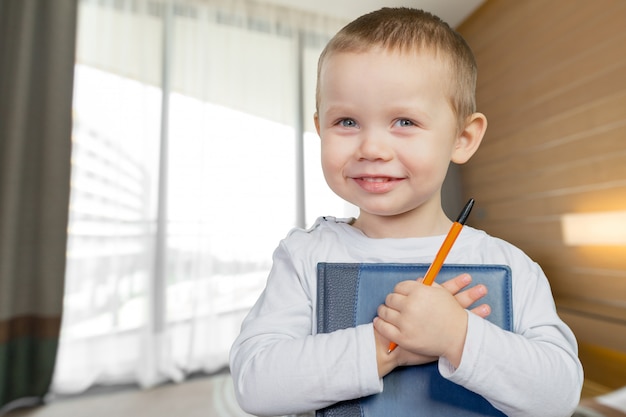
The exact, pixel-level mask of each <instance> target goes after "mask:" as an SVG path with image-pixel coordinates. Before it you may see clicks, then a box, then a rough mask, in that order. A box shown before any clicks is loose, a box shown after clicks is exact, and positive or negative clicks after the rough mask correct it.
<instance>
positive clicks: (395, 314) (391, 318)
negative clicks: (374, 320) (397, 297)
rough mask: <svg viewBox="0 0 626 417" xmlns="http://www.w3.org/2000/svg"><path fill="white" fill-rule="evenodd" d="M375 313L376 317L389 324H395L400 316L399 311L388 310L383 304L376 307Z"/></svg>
mask: <svg viewBox="0 0 626 417" xmlns="http://www.w3.org/2000/svg"><path fill="white" fill-rule="evenodd" d="M376 313H377V314H378V317H380V318H381V319H383V320H384V321H386V322H387V323H391V324H395V323H397V322H398V319H399V318H400V315H401V314H400V312H399V311H397V310H395V309H393V308H389V307H388V306H387V305H385V304H381V305H380V306H378V310H377V311H376Z"/></svg>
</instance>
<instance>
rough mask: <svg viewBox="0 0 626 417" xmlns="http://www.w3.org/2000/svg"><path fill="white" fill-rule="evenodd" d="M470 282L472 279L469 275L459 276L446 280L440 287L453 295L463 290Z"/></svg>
mask: <svg viewBox="0 0 626 417" xmlns="http://www.w3.org/2000/svg"><path fill="white" fill-rule="evenodd" d="M471 282H472V277H471V276H470V274H461V275H458V276H456V277H454V278H452V279H449V280H447V281H446V282H444V283H443V284H441V286H442V287H444V288H445V289H446V290H448V291H449V292H450V294H452V295H455V294H456V293H458V292H459V291H461V290H462V289H463V288H465V287H467V286H468V285H469V284H470V283H471Z"/></svg>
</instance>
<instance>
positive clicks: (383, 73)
mask: <svg viewBox="0 0 626 417" xmlns="http://www.w3.org/2000/svg"><path fill="white" fill-rule="evenodd" d="M449 67H450V66H449V65H448V62H447V60H443V59H441V56H440V55H438V54H437V53H435V52H432V51H430V50H426V49H425V50H420V51H399V50H388V49H383V48H372V49H369V50H367V51H361V52H343V51H341V52H339V51H335V52H333V53H331V54H328V55H327V56H326V57H325V59H324V61H323V62H322V63H321V65H320V71H319V79H318V88H320V89H322V90H323V89H325V87H326V86H330V85H329V84H333V85H332V88H337V86H336V85H334V84H336V83H337V82H339V83H348V84H351V85H354V84H358V83H361V84H365V85H364V87H367V86H369V85H371V84H376V83H379V84H391V85H396V84H397V85H399V86H404V87H405V88H407V89H410V88H411V87H412V86H420V85H424V84H429V85H433V86H435V87H437V88H441V89H443V90H442V91H445V92H446V93H447V89H446V86H448V85H449V84H450V82H449V81H450V68H449ZM324 93H325V94H327V93H328V91H325V92H324Z"/></svg>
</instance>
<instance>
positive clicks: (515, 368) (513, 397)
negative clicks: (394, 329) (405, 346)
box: [439, 263, 583, 417]
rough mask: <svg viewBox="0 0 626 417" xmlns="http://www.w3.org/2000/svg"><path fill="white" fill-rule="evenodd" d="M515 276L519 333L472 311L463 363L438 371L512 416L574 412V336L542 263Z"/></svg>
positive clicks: (577, 369) (577, 388)
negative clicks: (473, 313)
mask: <svg viewBox="0 0 626 417" xmlns="http://www.w3.org/2000/svg"><path fill="white" fill-rule="evenodd" d="M514 274H517V277H518V278H517V279H514V280H513V306H514V312H513V316H514V320H515V325H514V333H513V332H506V331H503V330H502V329H500V328H498V327H496V326H494V325H493V324H491V323H489V322H487V321H486V320H481V319H480V318H478V317H476V316H473V315H471V314H470V315H469V321H468V331H467V338H466V343H465V347H464V351H463V359H462V361H461V364H460V366H459V367H458V368H456V369H455V368H454V367H452V366H451V364H449V363H447V362H446V361H445V360H440V362H439V370H440V372H441V373H442V375H443V376H444V377H446V378H448V379H450V380H451V381H453V382H456V383H458V384H460V385H463V386H465V387H466V388H468V389H470V390H473V391H475V392H478V393H480V394H481V395H482V396H483V397H485V398H486V399H487V400H489V402H491V403H492V404H493V405H494V406H495V407H496V408H498V409H500V410H501V411H502V412H504V413H505V414H506V415H508V416H529V415H533V416H534V415H541V416H546V417H550V416H563V417H564V416H571V415H572V413H573V410H574V409H575V408H576V405H577V404H578V402H579V397H580V392H581V387H582V380H583V370H582V366H581V364H580V361H579V359H578V352H577V344H576V339H575V337H574V334H573V333H572V331H571V330H570V329H569V327H567V325H565V323H563V321H561V319H560V318H559V317H558V315H557V313H556V308H555V305H554V301H553V298H552V293H551V290H550V287H549V284H548V281H547V278H546V277H545V275H544V274H543V272H542V271H541V269H540V268H539V266H538V265H537V264H534V263H531V264H529V265H528V267H527V268H516V269H514Z"/></svg>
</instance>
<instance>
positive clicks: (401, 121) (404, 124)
mask: <svg viewBox="0 0 626 417" xmlns="http://www.w3.org/2000/svg"><path fill="white" fill-rule="evenodd" d="M396 124H397V125H398V126H400V127H408V126H415V123H413V122H412V121H410V120H409V119H398V120H397V121H396Z"/></svg>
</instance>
